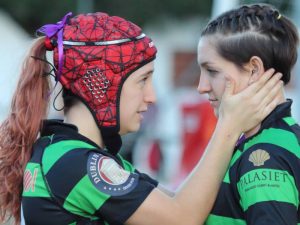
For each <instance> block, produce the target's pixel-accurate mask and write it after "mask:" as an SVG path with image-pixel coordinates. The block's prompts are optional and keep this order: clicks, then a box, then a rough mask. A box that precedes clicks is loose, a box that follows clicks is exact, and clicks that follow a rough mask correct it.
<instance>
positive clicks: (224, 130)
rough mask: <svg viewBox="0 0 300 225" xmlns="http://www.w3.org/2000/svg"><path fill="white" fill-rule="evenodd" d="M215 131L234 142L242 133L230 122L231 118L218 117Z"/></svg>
mask: <svg viewBox="0 0 300 225" xmlns="http://www.w3.org/2000/svg"><path fill="white" fill-rule="evenodd" d="M215 131H216V132H217V133H220V134H221V135H222V136H223V137H224V138H225V139H226V141H229V140H232V141H234V142H236V141H237V140H238V138H239V137H240V135H241V134H242V131H241V129H240V128H239V127H238V126H237V125H236V124H235V123H233V122H232V120H225V119H221V118H219V119H218V122H217V125H216V130H215Z"/></svg>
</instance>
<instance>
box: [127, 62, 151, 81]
mask: <svg viewBox="0 0 300 225" xmlns="http://www.w3.org/2000/svg"><path fill="white" fill-rule="evenodd" d="M153 71H154V62H153V61H152V62H149V63H147V64H146V65H144V66H142V67H141V68H139V69H138V70H136V71H135V72H133V73H132V75H131V76H130V77H133V78H134V77H139V76H143V75H145V74H148V73H152V72H153Z"/></svg>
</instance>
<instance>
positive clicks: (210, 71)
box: [206, 69, 218, 75]
mask: <svg viewBox="0 0 300 225" xmlns="http://www.w3.org/2000/svg"><path fill="white" fill-rule="evenodd" d="M206 70H207V72H208V73H209V74H210V75H216V74H217V73H218V71H216V70H212V69H206Z"/></svg>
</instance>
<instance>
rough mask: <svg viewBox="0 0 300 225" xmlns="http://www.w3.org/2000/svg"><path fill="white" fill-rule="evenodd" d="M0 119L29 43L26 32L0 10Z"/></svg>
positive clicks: (4, 111)
mask: <svg viewBox="0 0 300 225" xmlns="http://www.w3.org/2000/svg"><path fill="white" fill-rule="evenodd" d="M0 27H1V28H2V32H1V35H0V94H1V101H0V121H2V120H3V119H4V117H5V115H6V114H7V112H8V110H9V106H10V101H11V97H12V94H13V90H14V87H15V86H16V80H17V78H18V76H19V71H20V66H21V63H22V60H23V58H24V56H25V54H26V51H27V49H28V47H29V44H30V38H29V36H28V34H27V33H26V32H25V31H24V30H23V29H22V28H21V27H20V26H19V25H18V24H17V23H16V22H15V21H13V20H12V18H11V17H10V16H9V15H8V14H7V13H5V12H3V11H1V10H0Z"/></svg>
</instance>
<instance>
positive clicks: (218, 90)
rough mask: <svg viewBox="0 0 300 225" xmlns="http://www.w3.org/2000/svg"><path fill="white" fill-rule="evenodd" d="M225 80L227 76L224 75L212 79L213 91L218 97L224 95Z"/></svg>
mask: <svg viewBox="0 0 300 225" xmlns="http://www.w3.org/2000/svg"><path fill="white" fill-rule="evenodd" d="M225 82H226V80H225V77H224V76H222V75H221V76H218V77H217V78H215V79H212V80H211V86H212V89H213V92H214V93H215V94H216V95H217V96H216V97H221V96H222V95H223V93H224V90H225Z"/></svg>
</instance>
